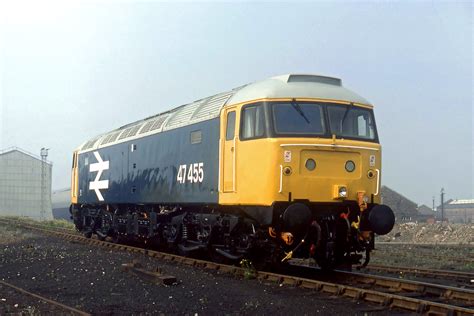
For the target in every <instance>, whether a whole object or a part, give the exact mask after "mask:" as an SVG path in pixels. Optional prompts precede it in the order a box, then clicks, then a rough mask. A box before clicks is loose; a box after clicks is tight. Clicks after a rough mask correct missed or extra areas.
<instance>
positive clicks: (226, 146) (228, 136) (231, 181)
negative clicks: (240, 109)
mask: <svg viewBox="0 0 474 316" xmlns="http://www.w3.org/2000/svg"><path fill="white" fill-rule="evenodd" d="M236 122H237V111H236V108H235V107H232V108H227V109H225V113H224V124H223V127H224V128H223V130H222V134H221V135H222V138H221V140H222V141H221V144H222V152H223V154H222V156H223V157H222V162H223V166H222V172H223V176H222V182H223V183H222V191H223V192H224V193H229V192H236V183H235V174H236V170H235V169H236V164H235V158H236V152H237V148H236V144H237V141H236V138H237V123H236Z"/></svg>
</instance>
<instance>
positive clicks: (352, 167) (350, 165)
mask: <svg viewBox="0 0 474 316" xmlns="http://www.w3.org/2000/svg"><path fill="white" fill-rule="evenodd" d="M355 168H356V165H355V163H354V162H353V161H352V160H348V161H346V170H347V172H352V171H354V170H355Z"/></svg>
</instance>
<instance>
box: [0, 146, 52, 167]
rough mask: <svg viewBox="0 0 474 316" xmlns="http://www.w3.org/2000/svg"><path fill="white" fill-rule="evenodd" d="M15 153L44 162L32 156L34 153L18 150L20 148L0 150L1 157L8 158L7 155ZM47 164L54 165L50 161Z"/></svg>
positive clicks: (36, 156)
mask: <svg viewBox="0 0 474 316" xmlns="http://www.w3.org/2000/svg"><path fill="white" fill-rule="evenodd" d="M14 152H19V153H21V154H23V155H26V156H29V157H31V158H33V159H36V160H39V161H41V162H43V160H42V159H41V157H40V156H38V155H35V154H32V153H30V152H28V151H26V150H24V149H21V148H18V147H9V148H6V149H2V150H0V156H6V155H8V154H11V153H14ZM46 163H47V164H49V165H52V163H51V162H50V161H48V160H46Z"/></svg>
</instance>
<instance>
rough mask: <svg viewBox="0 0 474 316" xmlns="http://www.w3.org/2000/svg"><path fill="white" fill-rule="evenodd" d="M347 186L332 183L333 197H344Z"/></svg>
mask: <svg viewBox="0 0 474 316" xmlns="http://www.w3.org/2000/svg"><path fill="white" fill-rule="evenodd" d="M347 195H348V193H347V186H346V185H344V184H342V185H337V184H336V185H334V191H333V198H334V199H336V200H338V199H345V198H347Z"/></svg>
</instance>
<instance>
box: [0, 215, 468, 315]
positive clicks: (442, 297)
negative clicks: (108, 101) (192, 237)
mask: <svg viewBox="0 0 474 316" xmlns="http://www.w3.org/2000/svg"><path fill="white" fill-rule="evenodd" d="M0 223H4V224H10V225H12V224H14V225H17V226H19V227H23V228H26V229H32V230H36V231H39V232H41V233H44V234H48V235H53V236H57V237H60V238H63V239H65V240H69V241H74V242H80V243H84V244H89V245H96V246H101V247H104V248H109V249H117V250H122V251H129V252H136V253H142V254H143V255H147V256H150V257H153V258H157V259H160V260H167V261H172V262H177V263H181V264H184V265H190V266H195V267H200V268H203V269H210V270H216V271H220V272H224V273H231V274H234V275H238V276H241V277H244V276H248V274H249V271H248V269H244V268H240V267H236V266H230V265H224V264H219V263H215V262H209V261H205V260H199V259H194V258H188V257H182V256H178V255H174V254H169V253H163V252H158V251H154V250H148V249H144V248H138V247H133V246H128V245H122V244H115V243H111V242H107V241H100V240H97V239H88V238H85V237H82V236H80V235H78V234H71V233H70V232H65V231H58V230H54V229H51V228H48V229H46V228H44V227H40V226H39V225H24V224H22V223H19V222H11V221H4V220H2V221H0ZM251 273H252V275H253V276H254V277H255V278H257V279H260V280H265V281H272V282H278V283H279V284H283V285H288V286H295V287H300V288H304V289H311V290H316V291H318V292H322V293H328V294H331V295H337V296H342V297H348V298H351V299H357V300H362V301H366V302H370V303H376V304H380V305H382V306H383V307H385V308H387V309H388V308H399V309H403V310H408V311H412V312H417V313H437V314H446V315H474V291H472V290H466V289H461V288H455V287H446V286H442V285H438V284H430V283H424V282H417V281H409V280H403V279H396V278H387V277H381V276H375V275H370V274H363V273H356V272H345V271H335V272H334V273H333V274H331V275H330V277H331V276H332V277H334V276H335V277H336V279H337V283H334V282H333V279H331V280H330V281H329V280H322V279H309V278H307V277H300V276H295V275H286V274H277V273H272V272H265V271H251Z"/></svg>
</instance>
